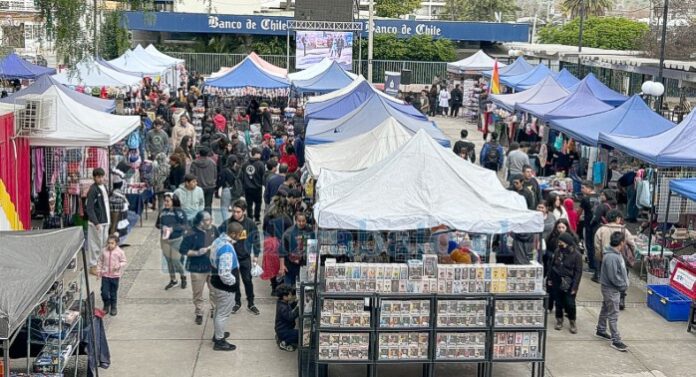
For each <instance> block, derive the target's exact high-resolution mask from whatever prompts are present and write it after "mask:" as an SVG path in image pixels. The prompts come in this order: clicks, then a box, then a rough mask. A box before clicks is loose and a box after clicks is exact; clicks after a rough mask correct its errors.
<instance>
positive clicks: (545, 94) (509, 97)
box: [490, 76, 570, 111]
mask: <svg viewBox="0 0 696 377" xmlns="http://www.w3.org/2000/svg"><path fill="white" fill-rule="evenodd" d="M569 95H570V92H569V91H568V90H566V89H564V88H563V87H562V86H561V85H560V84H559V83H558V82H557V81H556V80H555V79H554V78H553V77H552V76H547V77H546V78H545V79H543V80H541V81H540V82H538V83H537V84H536V85H534V86H532V87H531V88H529V89H527V90H525V91H522V92H518V93H512V94H491V95H490V99H491V100H492V101H493V102H494V103H496V104H497V105H498V106H500V107H502V108H504V109H507V110H509V111H513V110H514V109H515V105H517V104H523V103H527V104H537V103H547V102H551V101H555V100H558V99H561V98H565V97H567V96H569Z"/></svg>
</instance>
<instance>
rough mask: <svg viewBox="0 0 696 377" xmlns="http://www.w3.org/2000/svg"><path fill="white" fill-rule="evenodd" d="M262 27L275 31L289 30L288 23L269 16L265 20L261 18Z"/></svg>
mask: <svg viewBox="0 0 696 377" xmlns="http://www.w3.org/2000/svg"><path fill="white" fill-rule="evenodd" d="M261 29H263V30H274V31H277V30H287V29H288V24H287V23H286V22H284V21H281V20H271V19H268V18H264V19H263V20H261Z"/></svg>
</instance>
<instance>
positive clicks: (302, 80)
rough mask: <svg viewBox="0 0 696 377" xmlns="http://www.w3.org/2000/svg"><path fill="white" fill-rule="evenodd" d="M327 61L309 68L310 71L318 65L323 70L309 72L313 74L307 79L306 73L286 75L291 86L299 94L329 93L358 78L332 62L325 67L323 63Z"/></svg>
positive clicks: (329, 61)
mask: <svg viewBox="0 0 696 377" xmlns="http://www.w3.org/2000/svg"><path fill="white" fill-rule="evenodd" d="M327 60H328V59H324V60H322V61H321V62H319V63H317V64H315V65H314V66H312V67H310V68H309V69H312V68H314V67H316V66H319V65H321V66H322V67H321V68H323V70H321V71H318V70H315V71H314V72H309V73H312V74H313V75H312V76H309V77H307V76H308V75H307V71H301V72H298V74H300V75H298V74H290V75H288V76H289V79H290V81H291V82H292V85H293V86H294V87H295V88H297V90H298V91H300V92H330V91H334V90H337V89H341V88H344V87H346V86H347V85H348V84H350V83H351V82H353V80H355V79H356V78H357V77H358V76H356V75H354V74H352V73H350V72H347V71H346V70H344V69H343V68H342V67H341V65H340V64H338V63H336V62H335V61H333V60H328V65H326V63H324V62H325V61H327ZM303 74H304V75H303ZM298 77H299V78H298Z"/></svg>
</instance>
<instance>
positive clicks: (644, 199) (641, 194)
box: [636, 181, 651, 208]
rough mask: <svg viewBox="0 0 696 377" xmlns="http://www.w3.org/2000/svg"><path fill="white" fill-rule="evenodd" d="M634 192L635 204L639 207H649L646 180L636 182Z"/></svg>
mask: <svg viewBox="0 0 696 377" xmlns="http://www.w3.org/2000/svg"><path fill="white" fill-rule="evenodd" d="M636 192H637V194H636V204H637V205H638V206H639V207H644V208H650V202H651V200H650V199H651V194H650V183H649V182H646V181H638V183H637V184H636Z"/></svg>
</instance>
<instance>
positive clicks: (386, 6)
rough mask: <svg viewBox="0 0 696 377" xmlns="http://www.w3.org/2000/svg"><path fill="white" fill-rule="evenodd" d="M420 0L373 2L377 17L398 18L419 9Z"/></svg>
mask: <svg viewBox="0 0 696 377" xmlns="http://www.w3.org/2000/svg"><path fill="white" fill-rule="evenodd" d="M420 5H421V0H375V14H376V15H377V17H389V18H398V17H399V16H403V15H406V14H410V13H413V11H414V10H416V9H418V8H420Z"/></svg>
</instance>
